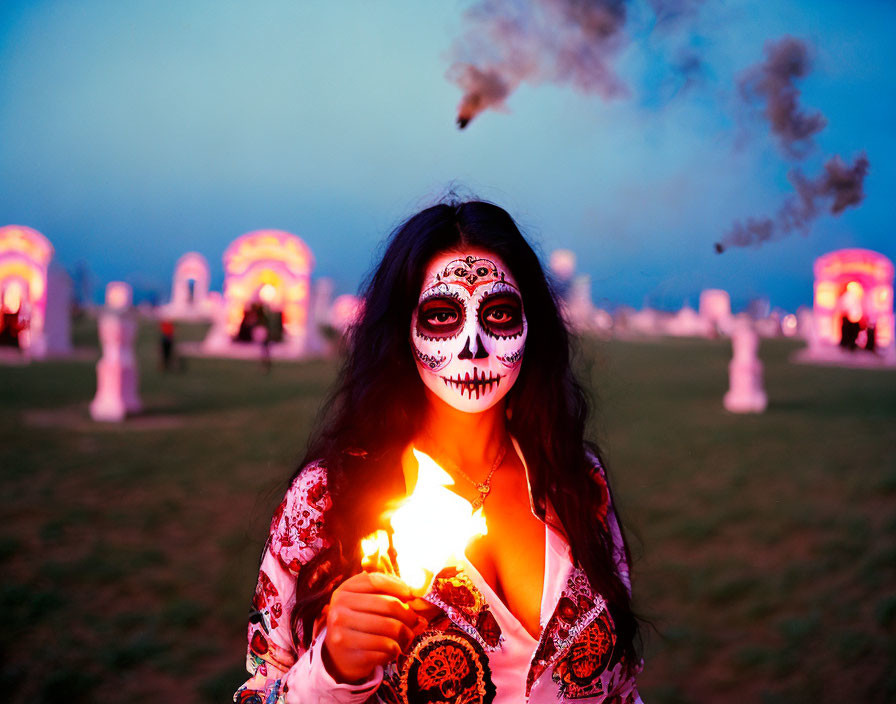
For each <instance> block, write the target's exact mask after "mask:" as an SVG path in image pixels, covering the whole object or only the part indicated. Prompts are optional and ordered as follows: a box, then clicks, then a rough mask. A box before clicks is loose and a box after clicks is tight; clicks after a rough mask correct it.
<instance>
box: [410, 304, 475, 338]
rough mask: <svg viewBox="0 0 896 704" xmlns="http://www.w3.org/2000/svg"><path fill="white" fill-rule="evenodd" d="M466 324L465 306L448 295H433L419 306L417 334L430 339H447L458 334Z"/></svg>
mask: <svg viewBox="0 0 896 704" xmlns="http://www.w3.org/2000/svg"><path fill="white" fill-rule="evenodd" d="M463 326H464V308H463V306H462V305H461V304H460V302H459V301H458V300H457V299H455V298H451V297H447V296H433V297H432V298H427V299H426V300H425V301H423V302H422V303H421V304H420V305H419V307H418V308H417V325H416V329H417V334H418V335H420V336H421V337H426V338H429V339H447V338H450V337H454V336H455V335H457V334H458V333H459V332H460V331H461V329H462V328H463Z"/></svg>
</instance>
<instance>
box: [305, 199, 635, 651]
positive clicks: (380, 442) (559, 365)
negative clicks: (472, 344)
mask: <svg viewBox="0 0 896 704" xmlns="http://www.w3.org/2000/svg"><path fill="white" fill-rule="evenodd" d="M463 247H476V248H481V249H484V250H487V251H489V252H493V253H494V254H497V255H498V256H499V257H500V258H501V259H502V260H503V261H504V263H505V264H507V266H508V267H509V269H510V271H511V273H512V274H513V276H514V278H515V279H516V281H517V282H519V284H520V292H521V294H522V298H523V309H524V310H525V312H526V319H527V321H528V325H529V332H528V337H527V339H526V350H525V354H524V356H523V364H522V367H521V370H520V375H519V378H518V379H517V381H516V383H515V384H514V386H513V388H512V389H511V390H510V392H509V393H508V396H507V402H508V407H509V408H510V409H511V410H512V413H511V414H510V418H509V419H508V422H507V427H508V431H509V432H510V433H511V434H512V435H513V436H514V437H515V438H516V439H517V440H518V441H519V443H520V446H521V448H522V450H523V454H524V456H525V458H526V462H527V464H528V466H529V475H530V476H529V480H530V483H531V487H532V494H533V499H534V501H535V504H536V507H540V508H541V509H542V510H543V509H544V506H545V505H546V501H547V500H549V501H550V504H551V506H553V508H554V510H555V512H556V514H557V516H558V518H559V520H560V522H561V524H562V526H561V527H562V529H563V531H564V532H565V534H566V536H567V537H568V540H569V543H570V547H571V550H572V557H573V560H574V562H575V563H576V564H577V565H578V566H579V567H580V568H581V569H583V570H584V571H585V573H586V574H587V575H588V579H589V580H590V582H591V585H592V587H593V588H594V589H595V590H596V592H598V593H599V594H601V596H602V597H603V598H604V599H605V600H606V601H607V603H608V604H609V607H610V613H611V615H612V616H613V619H614V621H615V624H616V635H617V645H618V646H619V647H618V648H617V651H616V652H617V654H618V655H619V656H622V655H625V656H628V659H629V662H637V660H636V654H637V647H638V645H637V641H638V638H637V636H638V623H637V619H636V618H635V616H634V615H633V613H632V608H631V597H630V595H629V593H628V590H627V588H626V587H625V585H624V584H623V583H622V582H621V580H620V578H619V576H618V575H617V573H616V570H615V567H614V561H613V544H612V538H611V536H610V535H609V534H608V533H607V531H606V529H605V528H604V527H603V525H602V524H601V522H600V520H598V518H597V509H598V507H599V506H600V505H601V501H602V496H601V493H600V491H601V490H600V488H599V487H598V485H597V484H595V483H594V482H593V481H592V480H591V479H590V478H589V470H590V469H591V468H592V466H593V462H592V461H591V460H590V459H589V458H588V457H587V455H586V447H587V448H588V449H590V450H591V452H592V453H593V454H595V455H596V456H597V457H598V458H600V451H599V449H598V448H597V446H595V445H593V444H590V443H589V444H587V445H586V443H585V442H584V428H585V422H586V419H587V416H588V411H589V408H588V401H587V397H586V394H585V393H584V391H583V389H582V387H581V386H580V385H579V383H578V382H577V381H576V379H575V377H574V375H573V372H572V370H571V368H570V340H569V335H568V332H567V329H566V326H565V324H564V321H563V318H562V316H561V314H560V312H559V310H558V305H557V301H556V300H555V297H554V295H553V293H552V290H551V287H550V285H549V283H548V281H547V279H546V277H545V274H544V270H543V269H542V267H541V264H540V263H539V261H538V257H537V256H536V254H535V252H534V251H533V250H532V248H531V247H530V246H529V244H528V243H527V242H526V240H525V239H524V238H523V236H522V235H521V234H520V231H519V229H518V228H517V226H516V224H515V223H514V221H513V219H512V218H511V217H510V215H509V214H508V213H507V212H506V211H504V210H503V209H502V208H500V207H498V206H496V205H493V204H491V203H486V202H483V201H467V202H458V203H453V202H451V203H441V204H439V205H435V206H432V207H430V208H427V209H425V210H423V211H421V212H419V213H417V214H416V215H414V216H412V217H411V218H409V219H408V220H407V221H405V222H404V223H403V224H402V225H400V226H399V227H398V228H397V229H396V230H395V231H394V232H393V233H392V235H391V237H390V239H389V241H388V245H387V247H386V250H385V253H384V255H383V258H382V260H381V262H380V263H379V265H378V266H377V268H376V269H375V270H374V272H373V273H372V275H371V276H370V277H369V279H368V280H367V282H366V284H365V286H364V287H363V294H362V295H363V299H364V310H363V313H362V315H361V317H360V320H359V321H358V322H357V324H356V325H355V326H354V328H353V329H352V331H351V332H350V336H349V341H348V351H347V355H346V359H345V362H344V364H343V367H342V370H341V373H340V377H339V380H338V383H337V385H336V388H335V391H334V392H333V394H332V396H331V397H330V399H329V401H328V402H327V405H326V406H325V407H324V411H323V413H322V414H321V416H320V418H319V421H318V426H317V428H316V429H315V430H314V432H313V433H312V435H311V438H310V440H309V444H308V449H307V453H306V455H305V458H304V459H303V461H302V464H301V466H300V468H299V470H298V471H297V472H296V475H294V476H297V475H298V474H299V472H300V471H301V468H302V466H304V465H305V464H307V463H309V462H312V461H315V460H322V461H323V463H324V464H325V466H326V468H327V476H328V484H329V488H330V495H331V499H332V507H331V508H330V509H329V510H328V511H327V514H326V527H327V533H328V536H329V538H330V540H331V546H330V548H328V549H327V550H325V551H323V552H322V553H321V554H320V555H318V557H317V558H316V559H315V560H314V561H313V562H312V564H309V565H307V566H306V567H305V568H303V570H302V571H301V572H300V574H299V577H298V583H297V593H296V608H295V609H294V611H293V631H294V633H296V634H297V635H300V636H301V638H302V641H303V642H304V643H308V641H309V636H310V633H311V628H312V625H313V622H314V619H315V618H316V617H317V616H318V615H319V614H320V611H321V609H322V607H323V605H324V604H326V603H327V602H328V601H329V598H330V594H331V593H332V590H333V589H334V588H335V586H336V585H338V584H339V583H340V582H341V581H342V580H343V579H345V578H347V577H349V576H350V575H352V574H354V573H356V572H357V571H359V569H360V562H359V552H360V551H359V548H358V545H359V542H360V539H361V537H363V536H364V535H366V534H368V533H370V532H371V531H373V530H374V529H376V528H377V527H380V520H381V518H380V517H381V515H382V513H383V511H384V509H385V508H386V505H387V504H388V502H389V501H390V500H392V499H395V498H397V497H400V496H402V495H403V494H404V491H405V487H404V478H403V474H402V470H401V462H400V456H401V453H402V451H403V449H404V448H405V447H406V446H407V445H408V444H409V443H410V442H411V440H412V438H413V437H414V435H415V434H416V433H417V431H418V430H419V429H420V423H421V420H422V418H423V416H424V413H423V410H424V407H425V403H426V401H425V396H424V391H423V388H424V387H423V383H422V382H421V381H420V378H419V376H418V372H417V369H416V365H415V363H414V361H413V356H412V354H411V350H410V343H409V334H410V321H411V314H412V312H413V310H414V307H415V306H416V304H417V300H418V297H419V293H420V288H421V286H422V283H423V276H424V272H425V269H426V266H427V264H428V263H429V261H430V260H431V259H432V258H433V257H434V256H435V255H436V254H439V253H441V252H445V251H450V250H457V249H459V248H463ZM626 551H627V548H626Z"/></svg>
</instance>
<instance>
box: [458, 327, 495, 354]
mask: <svg viewBox="0 0 896 704" xmlns="http://www.w3.org/2000/svg"><path fill="white" fill-rule="evenodd" d="M487 357H488V351H486V349H485V345H483V344H482V340H481V339H480V337H479V333H476V353H475V354H474V353H473V352H471V351H470V338H469V336H467V341H466V343H465V344H464V348H463V349H462V350H461V351H460V354H458V355H457V358H458V359H486V358H487Z"/></svg>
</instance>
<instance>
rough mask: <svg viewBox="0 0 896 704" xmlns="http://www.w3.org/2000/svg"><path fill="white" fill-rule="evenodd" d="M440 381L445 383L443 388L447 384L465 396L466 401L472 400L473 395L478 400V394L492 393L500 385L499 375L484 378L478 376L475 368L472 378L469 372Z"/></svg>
mask: <svg viewBox="0 0 896 704" xmlns="http://www.w3.org/2000/svg"><path fill="white" fill-rule="evenodd" d="M441 379H442V381H444V382H445V386H448V385H449V384H450V385H451V386H453V387H454V388H455V389H458V390H459V391H460V393H461V396H463V394H465V393H466V394H467V398H468V399H471V400H472V399H473V398H474V396H473V394H474V393H475V394H476V396H475V398H476V399H478V398H479V396H480V394H481V395H482V396H485V395H486V394H487V393H489V392H491V391H493V390H494V389H497V388H498V385H499V384H500V383H501V375H500V374H496V375H494V376H485V373H484V372H483V374H482V375H481V376H480V374H479V370H478V369H477V368H475V367H474V368H473V376H472V377H471V376H470V372H467V373H466V374H464V375H463V377H461V376H460V375H459V374H458V375H457V377H454V378H452V377H448V376H443V377H441Z"/></svg>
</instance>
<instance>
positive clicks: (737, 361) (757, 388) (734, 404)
mask: <svg viewBox="0 0 896 704" xmlns="http://www.w3.org/2000/svg"><path fill="white" fill-rule="evenodd" d="M731 345H732V347H733V348H734V357H733V358H732V360H731V362H730V363H729V365H728V377H729V384H730V388H729V389H728V393H726V394H725V399H724V403H725V408H727V409H728V410H729V411H731V412H732V413H762V412H763V411H764V410H765V407H766V406H767V405H768V398H767V397H766V395H765V389H764V387H763V383H762V362H760V361H759V358H758V357H757V355H756V352H757V350H758V348H759V336H758V335H757V334H756V331H755V330H754V329H753V324H752V322H751V321H750V320H749V318H747V317H742V316H738V317H737V318H736V319H735V322H734V327H733V329H732V331H731Z"/></svg>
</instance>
